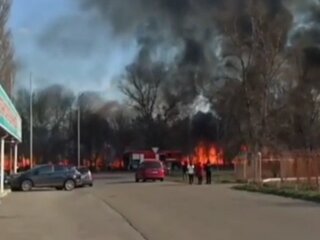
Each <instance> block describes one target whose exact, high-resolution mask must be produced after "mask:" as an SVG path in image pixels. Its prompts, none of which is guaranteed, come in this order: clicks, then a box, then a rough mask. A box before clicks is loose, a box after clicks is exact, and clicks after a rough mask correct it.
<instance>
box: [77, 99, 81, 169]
mask: <svg viewBox="0 0 320 240" xmlns="http://www.w3.org/2000/svg"><path fill="white" fill-rule="evenodd" d="M80 117H81V115H80V101H79V97H78V112H77V120H78V121H77V122H78V124H77V127H78V134H77V137H78V139H77V140H78V144H77V146H78V147H77V150H78V156H77V157H78V167H80V165H81V162H80V154H81V149H80V148H81V143H80V137H81V136H80Z"/></svg>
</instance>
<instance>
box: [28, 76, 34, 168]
mask: <svg viewBox="0 0 320 240" xmlns="http://www.w3.org/2000/svg"><path fill="white" fill-rule="evenodd" d="M29 104H30V106H29V107H30V167H31V168H32V165H33V88H32V73H30V102H29Z"/></svg>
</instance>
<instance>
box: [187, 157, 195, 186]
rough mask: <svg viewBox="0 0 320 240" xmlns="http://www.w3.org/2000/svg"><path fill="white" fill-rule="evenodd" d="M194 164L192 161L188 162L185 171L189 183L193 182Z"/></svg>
mask: <svg viewBox="0 0 320 240" xmlns="http://www.w3.org/2000/svg"><path fill="white" fill-rule="evenodd" d="M194 172H195V166H194V164H193V163H192V162H190V163H188V168H187V173H188V177H189V184H193V179H194Z"/></svg>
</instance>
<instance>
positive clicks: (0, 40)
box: [0, 0, 15, 96]
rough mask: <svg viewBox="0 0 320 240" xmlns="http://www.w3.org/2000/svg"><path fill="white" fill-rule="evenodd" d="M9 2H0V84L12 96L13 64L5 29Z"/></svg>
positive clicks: (10, 47)
mask: <svg viewBox="0 0 320 240" xmlns="http://www.w3.org/2000/svg"><path fill="white" fill-rule="evenodd" d="M10 7H11V0H0V79H1V80H0V83H1V84H2V85H3V86H4V88H5V89H6V91H7V92H8V94H9V95H10V96H12V89H13V84H14V83H13V79H14V74H15V63H14V58H13V54H14V52H13V47H12V44H11V34H10V31H9V30H8V29H7V21H8V16H9V13H10Z"/></svg>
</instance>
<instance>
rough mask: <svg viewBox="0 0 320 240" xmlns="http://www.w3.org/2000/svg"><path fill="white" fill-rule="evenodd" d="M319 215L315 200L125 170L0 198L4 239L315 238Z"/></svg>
mask: <svg viewBox="0 0 320 240" xmlns="http://www.w3.org/2000/svg"><path fill="white" fill-rule="evenodd" d="M319 222H320V205H317V204H312V203H307V202H302V201H296V200H290V199H284V198H280V197H274V196H267V195H261V194H255V193H247V192H238V191H234V190H231V189H230V188H229V186H227V185H213V186H204V185H203V186H197V185H194V186H189V185H184V184H179V183H171V182H163V183H160V182H156V183H153V182H150V183H134V182H133V177H132V176H129V175H127V174H126V175H125V174H112V175H106V176H101V179H99V180H97V181H96V182H95V186H94V187H93V188H84V189H77V190H75V191H73V192H65V191H55V190H52V191H50V190H45V191H33V192H29V193H12V194H10V195H9V196H8V197H6V198H5V199H4V200H3V201H2V204H1V205H0V239H10V240H29V239H30V240H34V239H37V240H51V239H52V240H53V239H55V240H56V239H59V240H100V239H108V240H109V239H110V240H113V239H114V240H131V239H132V240H145V239H148V240H165V239H170V240H180V239H184V240H194V239H199V240H202V239H204V240H207V239H208V240H211V239H217V240H230V239H237V240H257V239H259V240H264V239H266V240H267V239H268V240H270V239H281V240H301V239H308V240H318V239H319V237H320V228H319Z"/></svg>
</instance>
